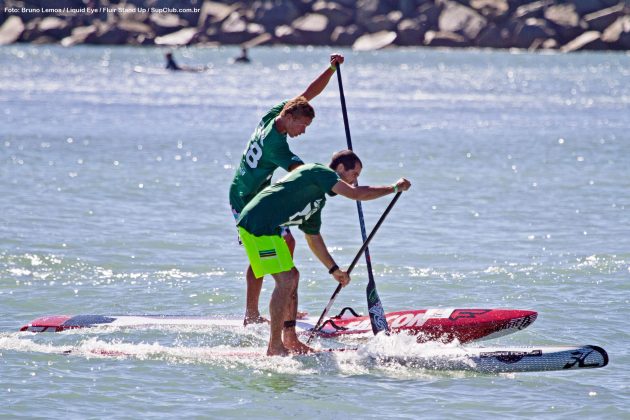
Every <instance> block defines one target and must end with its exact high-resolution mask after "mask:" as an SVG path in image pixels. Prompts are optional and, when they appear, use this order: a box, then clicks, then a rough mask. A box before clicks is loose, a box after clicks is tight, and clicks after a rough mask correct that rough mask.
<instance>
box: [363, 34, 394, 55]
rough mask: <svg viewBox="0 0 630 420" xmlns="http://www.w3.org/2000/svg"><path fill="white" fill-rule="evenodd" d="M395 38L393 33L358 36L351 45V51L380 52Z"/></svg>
mask: <svg viewBox="0 0 630 420" xmlns="http://www.w3.org/2000/svg"><path fill="white" fill-rule="evenodd" d="M396 36H397V35H396V32H393V31H380V32H376V33H373V34H365V35H362V36H360V37H359V38H358V39H357V40H356V41H355V42H354V44H352V49H353V50H355V51H373V50H380V49H382V48H385V47H387V46H389V45H392V44H393V42H394V41H395V40H396Z"/></svg>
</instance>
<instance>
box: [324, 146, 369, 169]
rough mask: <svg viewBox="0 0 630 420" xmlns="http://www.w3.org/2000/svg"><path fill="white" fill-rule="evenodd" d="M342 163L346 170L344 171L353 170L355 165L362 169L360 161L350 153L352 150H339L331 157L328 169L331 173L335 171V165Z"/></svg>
mask: <svg viewBox="0 0 630 420" xmlns="http://www.w3.org/2000/svg"><path fill="white" fill-rule="evenodd" d="M340 163H343V167H344V168H346V171H348V170H350V169H354V167H355V166H356V165H357V163H358V164H359V165H361V167H363V163H361V159H359V157H358V156H357V155H356V154H355V153H354V152H353V151H352V150H348V149H346V150H340V151H338V152H336V153H335V154H333V155H332V159H331V160H330V164H329V165H328V167H329V168H330V169H332V170H333V171H334V170H335V169H337V165H339V164H340Z"/></svg>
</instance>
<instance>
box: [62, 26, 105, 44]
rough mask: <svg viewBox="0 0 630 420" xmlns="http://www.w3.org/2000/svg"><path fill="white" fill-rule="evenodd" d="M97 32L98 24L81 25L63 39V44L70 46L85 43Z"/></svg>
mask: <svg viewBox="0 0 630 420" xmlns="http://www.w3.org/2000/svg"><path fill="white" fill-rule="evenodd" d="M96 32H97V29H96V25H95V24H92V25H89V26H79V27H77V28H74V29H73V30H72V33H71V34H70V36H67V37H65V38H64V39H62V40H61V45H62V46H64V47H70V46H72V45H77V44H83V43H84V42H85V40H86V39H88V37H89V36H91V35H93V34H95V33H96Z"/></svg>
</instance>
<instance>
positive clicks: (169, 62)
mask: <svg viewBox="0 0 630 420" xmlns="http://www.w3.org/2000/svg"><path fill="white" fill-rule="evenodd" d="M164 58H166V69H167V70H181V69H182V68H181V67H179V65H177V63H176V62H175V59H174V58H173V53H172V52H170V51H169V52H167V53H166V54H165V55H164Z"/></svg>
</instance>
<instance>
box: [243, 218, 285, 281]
mask: <svg viewBox="0 0 630 420" xmlns="http://www.w3.org/2000/svg"><path fill="white" fill-rule="evenodd" d="M238 233H239V235H240V236H241V241H242V242H243V246H244V247H245V252H247V258H249V263H250V265H251V266H252V270H254V275H255V276H256V278H259V277H262V276H264V275H265V274H276V273H282V272H284V271H289V270H290V269H292V268H293V267H295V264H293V258H292V257H291V252H290V251H289V247H288V245H287V243H286V242H285V240H284V239H283V238H282V236H280V235H268V236H267V235H264V236H254V235H252V234H251V233H249V232H248V231H246V230H245V229H244V228H242V227H240V226H239V227H238Z"/></svg>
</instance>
